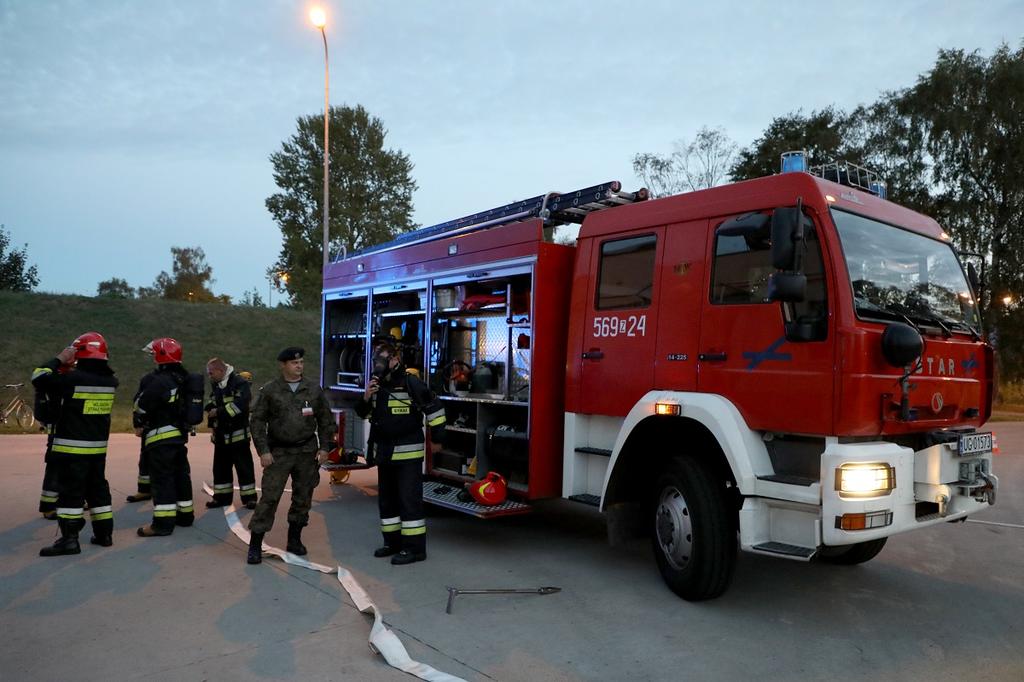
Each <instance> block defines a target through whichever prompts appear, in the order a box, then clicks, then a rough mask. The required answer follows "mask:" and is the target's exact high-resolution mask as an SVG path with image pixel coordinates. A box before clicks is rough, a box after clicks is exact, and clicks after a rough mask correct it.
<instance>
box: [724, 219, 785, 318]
mask: <svg viewBox="0 0 1024 682" xmlns="http://www.w3.org/2000/svg"><path fill="white" fill-rule="evenodd" d="M770 247H771V244H770V243H769V242H768V240H766V239H764V240H762V239H760V238H758V237H740V236H725V235H716V237H715V264H714V269H713V273H712V275H711V302H712V303H719V304H740V303H766V302H767V301H768V275H770V274H772V273H773V272H775V268H773V267H772V254H771V250H770Z"/></svg>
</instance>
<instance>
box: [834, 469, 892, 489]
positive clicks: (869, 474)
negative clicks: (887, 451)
mask: <svg viewBox="0 0 1024 682" xmlns="http://www.w3.org/2000/svg"><path fill="white" fill-rule="evenodd" d="M895 487H896V470H895V469H893V468H892V467H891V466H889V465H888V464H883V463H873V464H860V463H857V464H844V465H842V466H841V467H839V468H838V469H836V491H838V492H839V497H877V496H879V495H888V494H889V493H891V492H892V489H893V488H895Z"/></svg>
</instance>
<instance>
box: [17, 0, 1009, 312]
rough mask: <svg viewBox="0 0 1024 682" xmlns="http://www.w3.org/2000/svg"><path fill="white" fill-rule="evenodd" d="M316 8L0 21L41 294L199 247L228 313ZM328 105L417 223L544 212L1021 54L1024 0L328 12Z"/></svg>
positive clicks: (257, 259)
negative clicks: (782, 124)
mask: <svg viewBox="0 0 1024 682" xmlns="http://www.w3.org/2000/svg"><path fill="white" fill-rule="evenodd" d="M311 4H312V3H309V2H297V1H285V0H259V1H258V2H257V1H248V2H247V1H244V0H174V1H170V0H166V1H160V2H157V1H155V0H154V1H147V2H143V1H142V0H136V1H128V0H122V1H115V0H90V1H86V0H79V1H71V0H69V1H66V2H49V1H46V0H0V223H4V224H5V225H6V227H7V229H8V230H9V231H10V232H11V233H12V234H13V241H14V242H15V243H17V244H19V245H20V244H22V243H26V242H27V243H28V248H29V259H30V261H31V262H33V263H36V264H37V265H38V267H39V276H40V280H41V283H40V287H39V288H40V290H43V291H55V292H70V293H81V294H87V295H91V294H94V293H95V290H96V284H97V282H99V281H101V280H104V279H108V278H110V277H122V278H125V279H127V280H128V282H129V283H130V284H132V285H133V286H138V285H148V284H151V283H152V281H153V279H154V277H155V275H156V274H157V273H158V272H159V271H160V270H170V266H171V258H170V247H171V246H202V247H203V249H205V251H206V254H207V260H208V262H209V263H210V264H211V265H212V266H213V270H214V276H215V278H216V280H217V281H216V283H215V284H214V287H213V288H214V290H215V291H216V292H217V293H226V294H229V295H231V296H233V297H239V296H241V294H242V293H243V292H244V291H246V290H248V289H252V288H253V287H256V288H258V289H259V291H260V292H261V294H262V295H263V296H264V297H266V295H267V281H266V279H265V276H264V272H265V270H266V268H267V266H269V265H270V264H271V263H273V261H274V260H275V258H276V256H277V253H278V251H279V248H280V233H279V232H278V229H277V226H276V224H275V223H274V222H273V220H272V219H271V218H270V215H269V214H268V213H267V211H266V209H265V207H264V200H265V199H266V197H268V196H269V195H270V194H272V193H273V192H274V191H275V189H276V188H275V186H274V182H273V178H272V174H271V166H270V163H269V161H268V156H269V155H270V154H271V153H272V152H274V151H275V150H277V149H278V148H279V147H280V144H281V142H282V141H283V140H285V139H286V138H287V137H289V136H290V135H291V134H292V133H293V131H294V129H295V119H296V117H297V116H300V115H306V114H313V113H317V112H319V111H321V110H322V107H323V46H322V43H321V41H320V36H319V33H318V32H316V31H315V30H314V29H312V28H311V27H310V26H309V23H308V18H307V10H308V8H309V6H310V5H311ZM323 4H325V6H326V7H327V10H328V20H329V22H330V23H329V25H328V29H327V36H328V42H329V44H330V50H331V101H332V103H334V104H342V103H344V104H353V105H354V104H362V105H363V106H365V107H366V108H367V109H368V110H369V111H370V113H371V114H373V115H375V116H378V117H379V118H381V119H382V120H383V121H384V124H385V126H386V127H387V128H388V130H389V135H388V138H387V143H388V146H390V147H392V148H397V149H401V150H402V151H404V152H406V153H407V154H409V156H410V157H411V159H412V161H413V163H414V164H415V169H414V171H413V176H414V179H415V180H416V182H417V183H418V184H419V190H418V191H417V193H416V195H415V215H414V219H415V220H416V222H418V223H420V224H424V225H429V224H433V223H437V222H441V221H444V220H447V219H451V218H455V217H459V216H461V215H464V214H468V213H472V212H475V211H479V210H483V209H486V208H490V207H492V206H496V205H499V204H504V203H507V202H510V201H512V200H515V199H520V198H525V197H528V196H533V195H536V194H541V193H543V192H546V191H551V190H560V191H568V190H573V189H578V188H580V187H584V186H587V185H590V184H595V183H598V182H603V181H606V180H612V179H619V180H622V181H623V182H625V183H626V185H627V188H632V187H633V186H635V185H637V184H638V180H637V179H636V178H635V177H634V175H633V172H632V168H631V164H630V161H631V158H632V157H633V155H634V154H635V153H637V152H643V151H654V152H668V151H669V150H670V149H671V144H672V141H673V140H675V139H678V138H681V137H692V135H693V133H694V132H695V131H696V130H697V129H699V128H700V127H701V126H702V125H710V126H722V127H724V128H725V129H726V131H727V132H728V133H729V135H730V136H731V137H732V138H733V139H735V140H736V141H737V142H738V143H740V144H741V145H747V144H749V143H750V142H751V141H752V140H753V139H755V138H756V137H757V136H758V135H759V134H760V132H761V131H762V130H763V129H764V128H765V126H766V125H767V124H768V123H769V122H770V121H771V119H772V117H773V116H777V115H781V114H785V113H788V112H790V111H794V110H796V109H800V108H802V109H804V110H805V111H810V110H812V109H818V108H821V107H824V106H827V105H829V104H836V105H838V106H840V107H843V108H849V107H852V106H854V105H856V104H859V103H868V102H872V101H874V100H875V99H877V97H878V96H879V94H880V93H881V92H883V91H885V90H892V89H896V88H901V87H906V86H908V85H911V84H912V83H913V82H914V80H915V78H916V77H917V76H918V74H920V73H922V72H923V71H925V70H927V69H928V68H929V67H930V66H931V65H932V64H933V63H934V60H935V56H936V53H937V50H938V49H939V48H954V47H955V48H965V49H969V50H975V49H978V50H981V52H982V53H984V54H990V53H991V51H992V50H993V49H994V48H995V47H996V46H997V45H999V44H1000V43H1001V42H1004V41H1005V42H1008V43H1010V44H1011V45H1012V46H1017V45H1018V44H1019V43H1020V41H1021V39H1022V36H1024V0H992V1H986V2H977V1H970V0H963V1H960V2H957V1H952V0H947V1H941V0H937V1H932V2H926V1H923V0H922V1H909V0H908V1H901V0H890V1H888V2H874V1H870V0H857V1H856V2H845V3H828V2H820V0H819V1H818V2H753V1H751V2H739V1H730V0H715V1H710V0H705V1H702V2H693V1H686V0H675V1H670V0H665V1H658V2H643V1H642V0H637V1H636V2H632V3H627V2H621V1H617V2H610V1H605V0H571V1H559V0H518V1H516V2H512V1H503V0H492V1H490V2H482V1H480V0H457V1H456V0H451V1H441V0H429V1H428V0H346V1H341V0H331V1H330V2H326V3H323Z"/></svg>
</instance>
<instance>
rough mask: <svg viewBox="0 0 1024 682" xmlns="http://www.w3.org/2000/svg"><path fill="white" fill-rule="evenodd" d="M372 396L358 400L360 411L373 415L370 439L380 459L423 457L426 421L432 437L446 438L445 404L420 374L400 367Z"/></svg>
mask: <svg viewBox="0 0 1024 682" xmlns="http://www.w3.org/2000/svg"><path fill="white" fill-rule="evenodd" d="M379 386H380V388H379V390H378V391H377V393H376V394H374V395H373V396H371V398H370V400H369V401H367V400H362V399H360V400H359V402H358V403H356V414H358V415H359V416H360V417H363V418H364V419H365V418H367V417H369V418H370V443H371V444H373V445H374V446H375V448H376V453H375V455H376V459H377V460H378V461H379V462H388V461H396V462H397V461H401V460H406V459H419V458H421V457H423V456H424V454H425V452H424V439H423V422H424V419H426V423H427V426H428V427H429V428H430V441H431V442H432V443H441V442H442V441H443V440H444V424H445V417H444V405H442V404H441V401H440V400H438V399H437V397H436V396H435V395H434V394H433V393H432V392H431V390H430V388H428V387H427V385H426V384H425V383H423V382H422V381H420V380H419V379H418V378H417V377H414V376H412V375H411V374H408V373H407V372H406V371H405V368H404V367H397V368H395V369H394V370H392V372H391V373H390V374H389V375H388V377H387V378H385V379H383V380H381V381H380V383H379Z"/></svg>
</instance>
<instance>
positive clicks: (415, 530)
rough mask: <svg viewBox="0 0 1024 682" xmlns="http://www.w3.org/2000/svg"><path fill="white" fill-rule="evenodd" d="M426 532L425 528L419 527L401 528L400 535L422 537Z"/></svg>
mask: <svg viewBox="0 0 1024 682" xmlns="http://www.w3.org/2000/svg"><path fill="white" fill-rule="evenodd" d="M426 532H427V527H426V526H420V527H419V528H402V535H423V534H425V533H426Z"/></svg>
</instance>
